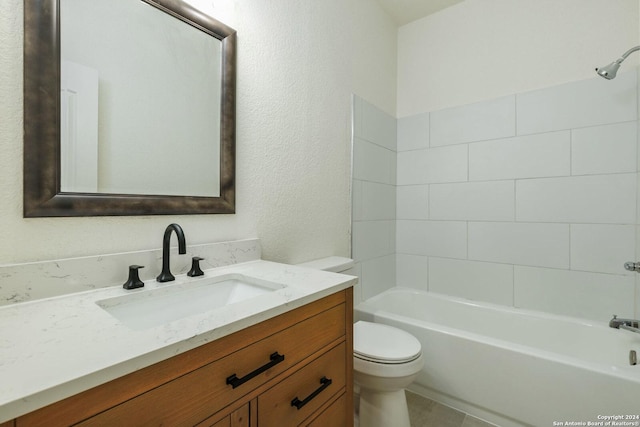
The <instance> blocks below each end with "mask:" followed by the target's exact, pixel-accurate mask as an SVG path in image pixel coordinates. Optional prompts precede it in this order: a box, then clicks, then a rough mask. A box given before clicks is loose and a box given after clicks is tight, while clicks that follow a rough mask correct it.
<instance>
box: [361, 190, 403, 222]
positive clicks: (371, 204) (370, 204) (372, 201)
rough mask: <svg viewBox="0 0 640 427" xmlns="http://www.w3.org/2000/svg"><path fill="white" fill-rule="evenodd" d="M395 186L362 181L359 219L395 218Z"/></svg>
mask: <svg viewBox="0 0 640 427" xmlns="http://www.w3.org/2000/svg"><path fill="white" fill-rule="evenodd" d="M395 218H396V187H395V186H394V185H389V184H378V183H376V182H367V181H364V182H362V212H361V219H363V220H365V221H367V220H378V219H395Z"/></svg>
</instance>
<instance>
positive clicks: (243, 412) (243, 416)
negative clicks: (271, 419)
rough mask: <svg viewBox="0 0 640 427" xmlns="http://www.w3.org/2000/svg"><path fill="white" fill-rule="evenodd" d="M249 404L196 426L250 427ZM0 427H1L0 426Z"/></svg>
mask: <svg viewBox="0 0 640 427" xmlns="http://www.w3.org/2000/svg"><path fill="white" fill-rule="evenodd" d="M249 414H250V413H249V403H247V404H246V405H244V406H243V407H242V408H240V409H237V410H235V411H233V412H232V413H231V414H229V415H227V416H226V417H224V418H223V419H221V420H220V421H218V422H216V423H213V424H207V423H202V424H198V426H199V427H200V426H202V427H205V426H210V427H250V426H251V424H250V421H251V419H250V416H249ZM0 427H1V426H0Z"/></svg>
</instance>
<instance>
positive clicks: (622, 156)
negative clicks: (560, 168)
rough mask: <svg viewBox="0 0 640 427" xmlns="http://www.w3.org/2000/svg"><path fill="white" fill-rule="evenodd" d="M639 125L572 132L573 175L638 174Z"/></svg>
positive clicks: (621, 125)
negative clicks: (636, 172)
mask: <svg viewBox="0 0 640 427" xmlns="http://www.w3.org/2000/svg"><path fill="white" fill-rule="evenodd" d="M637 145H638V123H637V122H636V121H633V122H625V123H616V124H613V125H606V126H595V127H588V128H581V129H573V130H572V131H571V173H572V174H573V175H594V174H604V173H624V172H635V171H636V170H637V166H636V164H637V155H636V151H637Z"/></svg>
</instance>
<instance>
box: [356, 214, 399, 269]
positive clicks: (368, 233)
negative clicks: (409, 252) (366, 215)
mask: <svg viewBox="0 0 640 427" xmlns="http://www.w3.org/2000/svg"><path fill="white" fill-rule="evenodd" d="M352 241H353V243H352V252H353V258H354V259H355V260H356V261H362V260H367V259H370V258H376V257H381V256H384V255H390V254H392V253H394V251H395V221H356V222H354V223H353V230H352Z"/></svg>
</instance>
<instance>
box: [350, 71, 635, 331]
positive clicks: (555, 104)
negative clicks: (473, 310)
mask: <svg viewBox="0 0 640 427" xmlns="http://www.w3.org/2000/svg"><path fill="white" fill-rule="evenodd" d="M637 86H638V78H637V72H636V71H631V72H626V73H623V74H620V75H618V77H617V78H616V79H615V80H612V81H606V80H604V79H601V78H597V77H595V78H593V79H589V80H585V81H578V82H572V83H568V84H564V85H560V86H556V87H551V88H546V89H542V90H537V91H533V92H527V93H522V94H516V95H512V96H506V97H503V98H498V99H493V100H489V101H484V102H481V103H477V104H472V105H465V106H460V107H456V108H451V109H447V110H441V111H434V112H430V113H424V114H419V115H416V116H410V117H403V118H401V119H399V120H397V145H394V144H393V142H392V141H393V138H392V137H387V136H385V137H384V138H383V139H381V138H379V136H380V135H381V134H382V132H384V133H385V134H386V133H388V132H389V131H388V128H392V127H393V125H392V124H391V122H393V120H392V119H391V118H390V117H388V116H386V115H385V114H384V113H381V112H380V111H378V110H376V109H375V107H373V106H371V105H369V104H368V103H366V101H363V100H356V102H355V105H356V108H355V115H354V117H355V121H354V123H355V127H354V136H355V137H354V183H353V184H354V187H353V195H354V228H353V242H354V245H353V249H354V257H355V259H356V261H359V263H360V268H361V281H362V297H363V298H368V297H370V296H372V295H374V294H376V293H379V292H380V291H382V290H384V289H386V288H388V287H390V286H394V285H398V286H408V287H413V288H418V289H425V290H428V291H432V292H439V293H445V294H449V295H455V296H460V297H464V298H469V299H474V300H481V301H487V302H492V303H497V304H503V305H508V306H516V307H522V308H530V309H535V310H542V311H547V312H554V313H560V314H567V315H571V316H578V317H585V318H592V319H598V320H607V319H608V318H610V317H611V314H612V313H617V314H619V315H621V316H635V315H638V314H640V307H638V303H637V301H638V299H639V297H638V295H637V293H638V292H637V290H636V274H635V273H629V272H627V271H625V270H624V269H623V267H622V265H623V263H624V262H625V261H631V260H635V258H636V234H637V230H636V224H637V223H638V220H637V217H638V213H637V207H636V206H637V200H638V198H637V185H638V174H637V170H638V150H637V145H638V135H637V133H638V130H637V128H638V107H637V99H638V95H637ZM368 116H370V117H368ZM394 151H395V152H394ZM382 154H384V155H382ZM394 154H395V155H396V160H397V163H396V165H395V167H394V166H386V163H385V162H387V161H388V158H390V157H391V156H393V155H394ZM383 166H384V167H383ZM382 169H385V170H396V176H395V181H393V178H389V179H388V180H387V181H384V180H383V179H382V178H383V176H382V175H383V174H382ZM376 174H380V176H378V175H376ZM394 183H395V185H396V186H395V192H394V187H393V184H394ZM394 198H395V201H396V203H395V207H396V211H395V213H394V212H392V210H391V209H390V208H389V205H390V204H391V203H392V201H393V199H394ZM394 214H395V216H394ZM394 218H395V221H394ZM390 235H394V236H395V251H394V242H393V238H392V237H389V236H390ZM394 252H395V263H394V257H393V255H392V254H393V253H394ZM394 272H395V280H394V278H393V277H392V275H393V274H394Z"/></svg>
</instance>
